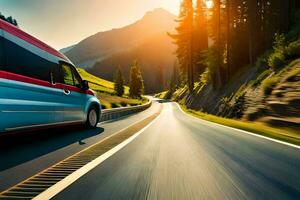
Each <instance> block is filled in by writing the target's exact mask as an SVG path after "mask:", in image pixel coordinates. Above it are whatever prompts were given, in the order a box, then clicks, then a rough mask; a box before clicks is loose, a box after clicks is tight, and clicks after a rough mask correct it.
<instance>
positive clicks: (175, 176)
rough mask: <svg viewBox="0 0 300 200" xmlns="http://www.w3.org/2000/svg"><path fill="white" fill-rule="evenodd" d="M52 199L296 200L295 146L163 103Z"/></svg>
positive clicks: (299, 174)
mask: <svg viewBox="0 0 300 200" xmlns="http://www.w3.org/2000/svg"><path fill="white" fill-rule="evenodd" d="M54 199H74V200H75V199H95V200H96V199H300V150H299V149H297V148H295V147H290V146H287V145H284V144H279V143H276V142H273V141H269V140H266V139H263V138H259V137H255V136H252V135H247V134H244V133H242V132H240V131H235V130H232V129H229V128H226V127H221V126H217V125H215V124H212V123H209V122H206V121H202V120H198V119H195V118H193V117H190V116H187V115H185V114H183V113H182V111H181V110H180V109H179V108H178V106H177V105H176V104H175V103H168V102H166V103H163V110H162V113H161V115H160V116H159V117H158V118H157V120H156V121H155V122H154V123H153V124H152V125H151V126H150V127H148V128H147V129H146V130H145V131H144V132H143V133H142V134H141V135H140V136H139V137H137V138H136V139H135V140H134V141H133V142H132V143H130V144H128V145H127V146H126V147H125V148H123V149H122V150H120V151H119V152H117V153H116V154H115V155H113V156H111V157H110V158H109V159H108V160H106V161H104V162H103V163H102V164H100V165H99V166H97V167H96V168H94V169H93V170H91V171H90V172H89V173H87V174H86V175H84V176H83V177H81V178H80V179H79V180H78V181H76V182H75V183H73V184H72V185H70V186H69V187H68V188H66V189H65V190H64V191H63V192H61V193H60V194H58V195H57V196H55V198H54Z"/></svg>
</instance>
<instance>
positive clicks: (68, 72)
mask: <svg viewBox="0 0 300 200" xmlns="http://www.w3.org/2000/svg"><path fill="white" fill-rule="evenodd" d="M61 69H62V76H63V81H64V83H65V84H67V85H72V86H75V83H74V79H73V74H72V69H71V67H70V66H68V65H66V64H62V65H61Z"/></svg>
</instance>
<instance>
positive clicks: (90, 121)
mask: <svg viewBox="0 0 300 200" xmlns="http://www.w3.org/2000/svg"><path fill="white" fill-rule="evenodd" d="M98 112H99V111H98V109H97V108H96V107H95V106H93V107H91V108H90V109H89V112H88V114H87V120H86V123H85V125H86V127H87V128H96V127H97V124H98V122H99V113H98Z"/></svg>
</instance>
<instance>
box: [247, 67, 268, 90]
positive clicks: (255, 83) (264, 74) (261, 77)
mask: <svg viewBox="0 0 300 200" xmlns="http://www.w3.org/2000/svg"><path fill="white" fill-rule="evenodd" d="M271 72H272V71H271V70H270V69H267V70H265V71H264V72H262V73H261V74H259V76H258V77H257V78H256V79H255V80H253V81H251V84H249V85H250V86H251V87H256V86H258V85H260V84H261V82H262V81H263V80H264V79H265V78H267V77H268V76H269V75H270V74H271Z"/></svg>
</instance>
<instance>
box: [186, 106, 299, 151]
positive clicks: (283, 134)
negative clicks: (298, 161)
mask: <svg viewBox="0 0 300 200" xmlns="http://www.w3.org/2000/svg"><path fill="white" fill-rule="evenodd" d="M181 107H182V109H183V110H184V111H185V112H187V113H188V114H191V115H193V116H195V117H198V118H200V119H203V120H207V121H211V122H215V123H218V124H222V125H225V126H230V127H233V128H238V129H242V130H245V131H249V132H252V133H256V134H259V135H263V136H267V137H271V138H274V139H278V140H281V141H285V142H289V143H293V144H296V145H300V135H299V134H297V133H296V132H295V131H294V130H290V129H280V128H272V127H270V126H266V125H265V124H263V123H255V122H254V123H253V122H244V121H238V120H233V119H227V118H222V117H218V116H215V115H209V114H205V113H202V112H198V111H194V110H191V109H187V108H186V107H185V106H181Z"/></svg>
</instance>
